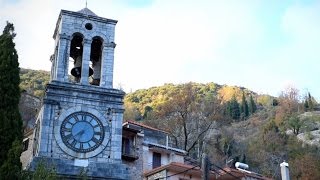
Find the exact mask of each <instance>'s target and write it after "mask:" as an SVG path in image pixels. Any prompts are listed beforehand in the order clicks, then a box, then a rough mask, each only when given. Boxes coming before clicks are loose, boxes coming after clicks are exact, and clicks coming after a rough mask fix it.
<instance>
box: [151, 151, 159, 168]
mask: <svg viewBox="0 0 320 180" xmlns="http://www.w3.org/2000/svg"><path fill="white" fill-rule="evenodd" d="M160 166H161V154H160V153H157V152H153V157H152V168H157V167H160Z"/></svg>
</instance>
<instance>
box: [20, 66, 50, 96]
mask: <svg viewBox="0 0 320 180" xmlns="http://www.w3.org/2000/svg"><path fill="white" fill-rule="evenodd" d="M20 79H21V82H20V88H21V90H22V91H26V92H27V93H29V94H31V95H34V96H37V97H42V96H43V95H44V91H45V87H46V85H47V84H48V82H49V79H50V74H49V72H47V71H42V70H31V69H22V68H21V69H20Z"/></svg>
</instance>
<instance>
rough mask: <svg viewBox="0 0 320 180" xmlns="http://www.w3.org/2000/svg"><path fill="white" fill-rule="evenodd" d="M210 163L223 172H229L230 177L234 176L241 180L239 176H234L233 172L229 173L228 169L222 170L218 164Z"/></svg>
mask: <svg viewBox="0 0 320 180" xmlns="http://www.w3.org/2000/svg"><path fill="white" fill-rule="evenodd" d="M210 164H211V165H213V166H215V167H217V168H218V169H220V170H222V171H223V172H225V173H227V174H229V175H230V176H232V177H234V178H236V179H239V180H241V178H239V177H237V176H234V175H233V174H231V173H230V172H228V171H226V170H224V169H223V168H221V167H220V166H218V165H216V164H214V163H210ZM210 170H211V168H210Z"/></svg>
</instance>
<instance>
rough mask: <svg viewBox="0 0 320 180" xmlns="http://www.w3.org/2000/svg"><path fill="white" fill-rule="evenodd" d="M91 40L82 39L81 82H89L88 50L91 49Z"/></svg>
mask: <svg viewBox="0 0 320 180" xmlns="http://www.w3.org/2000/svg"><path fill="white" fill-rule="evenodd" d="M91 42H92V41H91V40H89V39H83V56H82V67H81V79H80V83H81V84H85V85H87V84H89V78H88V77H89V62H90V51H91Z"/></svg>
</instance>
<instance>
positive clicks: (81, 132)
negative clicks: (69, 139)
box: [74, 129, 84, 137]
mask: <svg viewBox="0 0 320 180" xmlns="http://www.w3.org/2000/svg"><path fill="white" fill-rule="evenodd" d="M83 133H84V129H82V130H81V131H79V132H78V133H77V134H75V135H74V137H77V136H79V135H80V137H81V136H82V134H83Z"/></svg>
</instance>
